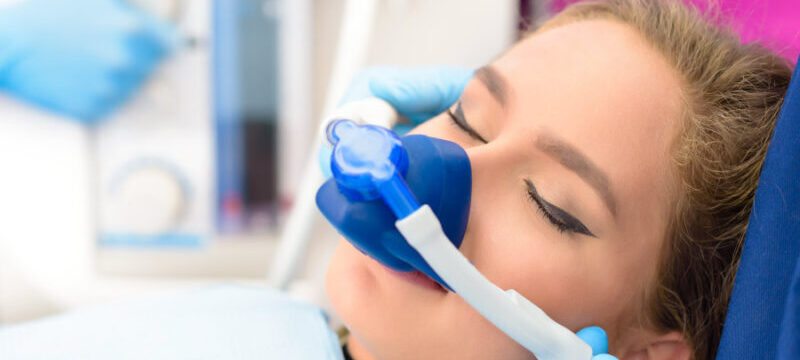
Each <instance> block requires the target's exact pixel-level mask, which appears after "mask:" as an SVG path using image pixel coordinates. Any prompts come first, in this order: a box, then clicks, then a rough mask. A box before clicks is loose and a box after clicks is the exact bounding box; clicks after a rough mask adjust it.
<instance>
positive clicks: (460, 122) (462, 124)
mask: <svg viewBox="0 0 800 360" xmlns="http://www.w3.org/2000/svg"><path fill="white" fill-rule="evenodd" d="M447 115H449V116H450V120H452V121H453V123H454V124H456V126H458V127H459V128H461V130H463V131H464V132H466V133H467V134H468V135H469V136H470V137H472V138H473V139H475V140H478V141H480V142H482V143H484V144H488V143H489V142H488V141H486V139H485V138H484V137H483V136H481V134H478V132H477V131H475V129H474V128H473V127H472V126H470V125H469V123H468V122H467V119H465V118H464V111H463V110H462V109H461V102H460V101H459V102H457V103H456V110H455V111H453V110H452V109H447Z"/></svg>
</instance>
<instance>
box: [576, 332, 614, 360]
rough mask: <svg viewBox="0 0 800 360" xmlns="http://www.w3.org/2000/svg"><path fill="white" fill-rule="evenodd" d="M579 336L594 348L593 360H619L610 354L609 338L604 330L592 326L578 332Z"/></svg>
mask: <svg viewBox="0 0 800 360" xmlns="http://www.w3.org/2000/svg"><path fill="white" fill-rule="evenodd" d="M577 335H578V337H579V338H581V340H583V341H584V342H586V343H587V344H589V346H590V347H591V348H592V355H593V356H592V360H617V358H615V357H614V356H612V355H609V354H608V336H606V332H605V331H603V329H601V328H599V327H597V326H590V327H587V328H584V329H583V330H581V331H578V333H577Z"/></svg>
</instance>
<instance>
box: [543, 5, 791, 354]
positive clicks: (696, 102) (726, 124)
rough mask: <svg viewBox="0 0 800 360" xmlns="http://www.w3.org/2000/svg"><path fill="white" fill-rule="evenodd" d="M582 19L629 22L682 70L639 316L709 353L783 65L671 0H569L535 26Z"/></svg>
mask: <svg viewBox="0 0 800 360" xmlns="http://www.w3.org/2000/svg"><path fill="white" fill-rule="evenodd" d="M589 19H610V20H613V21H619V22H621V23H624V24H627V25H629V26H631V27H633V28H634V29H636V30H637V31H638V32H639V33H640V34H641V35H642V36H643V37H644V38H645V39H646V40H648V42H649V43H650V44H651V45H652V46H653V47H654V48H655V49H657V50H658V51H659V52H660V53H661V54H662V55H663V56H664V57H665V58H666V59H667V61H668V62H669V63H670V64H671V65H672V66H673V67H674V69H675V70H677V72H678V74H679V75H680V76H681V77H682V79H681V80H682V81H683V84H684V88H683V89H682V90H683V98H684V99H683V100H684V103H685V106H684V116H683V119H682V121H681V123H680V128H681V130H680V134H679V135H678V136H677V138H676V139H675V142H674V145H673V149H674V153H673V156H672V158H673V161H674V165H675V170H676V174H677V175H678V179H679V180H680V183H679V186H678V189H677V190H678V191H677V197H676V198H675V199H674V203H673V204H671V205H672V210H671V214H670V225H669V227H668V230H667V234H666V236H667V237H666V241H665V242H664V248H663V251H662V253H663V255H662V256H661V262H660V264H659V272H658V278H657V281H656V284H655V287H654V288H652V289H649V291H648V293H647V294H646V300H645V304H644V305H643V307H644V318H645V319H646V322H647V326H649V327H650V328H652V329H653V330H655V331H658V332H662V333H666V332H668V331H673V330H677V331H680V332H681V333H682V334H683V335H684V337H685V338H686V339H687V340H688V341H689V345H690V346H691V348H692V350H693V357H694V358H695V359H701V360H705V359H713V358H714V357H715V354H716V348H717V346H718V344H719V340H720V337H721V335H722V327H723V324H724V321H725V314H726V312H727V307H728V300H729V299H730V296H731V292H732V289H733V281H734V277H735V275H736V269H737V267H738V263H739V258H740V255H741V250H742V246H743V242H744V234H745V231H746V230H747V222H748V218H749V215H750V209H751V207H752V204H753V198H754V196H755V190H756V185H757V183H758V177H759V174H760V172H761V165H762V163H763V161H764V156H765V154H766V150H767V145H768V143H769V139H770V135H771V133H772V129H773V128H774V125H775V121H776V118H777V116H778V112H779V110H780V107H781V104H782V102H783V96H784V94H785V92H786V88H787V87H788V84H789V80H790V78H791V66H790V64H789V63H788V62H787V61H786V60H784V59H782V58H780V57H778V56H777V55H775V54H773V53H771V52H769V51H767V50H765V49H763V48H762V47H760V46H758V45H755V44H746V45H743V44H741V42H740V41H739V40H738V38H737V37H735V36H733V35H732V34H731V33H730V32H728V31H726V30H724V29H720V28H718V27H716V26H713V25H711V24H710V21H711V20H704V18H703V16H701V14H699V12H698V11H697V10H696V9H694V8H688V7H686V6H685V5H683V4H681V3H679V2H677V1H666V0H664V1H658V0H653V1H649V0H609V1H595V2H582V3H577V4H573V5H572V6H570V7H568V8H567V9H565V10H564V11H563V12H561V13H560V14H558V15H557V16H555V17H554V18H553V19H551V20H549V21H548V22H546V23H545V24H544V26H543V28H541V29H539V30H537V32H538V31H543V30H547V29H550V28H554V27H558V26H561V25H564V24H568V23H571V22H576V21H581V20H589Z"/></svg>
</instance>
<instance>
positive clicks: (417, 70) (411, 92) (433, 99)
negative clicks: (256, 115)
mask: <svg viewBox="0 0 800 360" xmlns="http://www.w3.org/2000/svg"><path fill="white" fill-rule="evenodd" d="M473 72H474V71H473V70H472V69H468V68H462V67H450V66H429V67H396V66H373V67H369V68H367V69H364V70H362V71H360V72H359V73H358V74H356V76H355V78H353V81H351V82H350V85H349V87H348V89H347V91H345V94H344V96H343V97H342V100H341V101H340V102H339V105H343V104H346V103H349V102H352V101H356V100H361V99H366V98H369V97H378V98H381V99H383V100H385V101H386V102H388V103H389V104H391V105H392V106H393V107H394V108H395V110H397V112H398V113H399V114H400V115H403V116H405V117H406V118H408V119H409V120H410V121H411V124H400V125H397V126H395V128H394V129H393V130H394V131H395V132H396V133H397V134H399V135H404V134H405V133H407V132H409V131H410V130H411V129H412V128H413V127H414V126H416V125H419V124H421V123H423V122H425V121H426V120H428V119H430V118H432V117H434V116H436V115H439V114H440V113H442V112H443V111H445V110H447V108H449V107H450V106H451V105H453V104H455V102H456V101H457V100H458V98H459V97H460V96H461V93H462V92H463V91H464V88H465V87H466V86H467V83H469V81H470V79H472V74H473ZM317 155H318V160H319V166H320V169H321V170H322V174H323V175H324V176H325V178H326V179H327V178H329V177H330V176H331V165H330V158H331V149H329V148H326V147H324V146H323V147H322V148H320V151H319V154H317Z"/></svg>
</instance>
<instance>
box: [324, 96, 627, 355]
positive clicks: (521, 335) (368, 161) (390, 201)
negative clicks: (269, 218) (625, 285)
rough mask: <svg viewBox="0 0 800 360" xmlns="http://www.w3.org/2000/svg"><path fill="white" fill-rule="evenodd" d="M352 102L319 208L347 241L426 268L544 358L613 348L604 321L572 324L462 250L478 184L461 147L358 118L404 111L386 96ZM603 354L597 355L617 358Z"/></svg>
mask: <svg viewBox="0 0 800 360" xmlns="http://www.w3.org/2000/svg"><path fill="white" fill-rule="evenodd" d="M355 109H356V111H354V112H351V113H350V114H351V115H350V116H349V117H344V118H335V119H334V120H332V121H330V122H329V123H328V124H327V125H326V127H325V128H324V132H325V136H324V137H325V138H326V139H327V145H330V146H331V147H332V149H331V150H332V151H330V152H329V155H325V160H329V162H327V161H326V163H328V164H330V172H331V174H332V175H333V177H332V178H331V179H328V180H327V181H326V182H325V183H324V184H323V185H322V187H321V188H320V189H319V191H318V192H317V198H316V201H317V206H318V207H319V209H320V210H321V211H322V214H323V215H325V217H326V218H327V219H328V221H330V223H331V224H332V225H333V226H334V227H336V229H337V230H338V231H339V232H340V233H341V234H342V235H344V237H345V238H346V239H347V240H348V241H349V242H350V243H352V244H353V245H354V246H355V247H356V248H358V249H359V250H360V251H361V252H363V253H364V254H366V255H368V256H370V257H372V258H374V259H375V260H377V261H379V262H380V263H381V264H383V265H385V266H387V267H389V268H391V269H394V270H396V271H401V272H404V271H415V270H419V271H421V272H423V273H425V274H426V275H428V276H429V277H431V278H432V279H434V280H436V281H437V282H439V283H440V284H442V285H444V286H445V287H447V288H448V289H449V290H451V291H453V292H455V293H457V294H458V295H459V296H460V297H461V298H463V299H464V300H465V301H466V302H467V303H468V304H470V306H472V307H473V308H474V309H475V310H477V311H478V312H479V313H480V314H481V315H483V316H484V317H485V318H486V319H487V320H489V321H490V322H491V323H492V324H494V325H495V326H497V328H498V329H500V330H501V331H503V332H504V333H506V334H507V335H508V336H509V337H511V338H512V339H514V340H515V341H517V342H518V343H519V344H521V345H522V346H524V347H525V348H526V349H528V350H530V351H531V352H532V353H533V354H534V355H536V357H537V358H538V359H540V360H551V359H552V360H556V359H584V360H586V359H591V358H592V356H593V355H597V354H602V353H604V352H606V350H607V348H608V344H607V341H606V337H605V333H604V332H603V331H602V329H600V328H596V327H590V328H586V329H584V330H581V331H580V332H579V333H578V334H575V333H573V332H572V331H570V330H569V329H567V328H565V327H564V326H562V325H560V324H558V323H557V322H555V321H553V320H552V319H550V318H549V317H548V316H547V314H545V313H544V312H543V311H542V310H541V309H539V308H538V307H537V306H536V305H535V304H533V303H531V302H530V301H529V300H528V299H526V298H525V297H523V296H522V295H520V294H519V293H517V292H516V291H514V290H513V289H507V290H504V289H501V288H499V287H497V286H496V285H494V284H492V283H491V282H490V281H489V280H487V279H486V278H485V277H484V276H483V275H482V274H481V273H480V272H479V271H478V270H477V269H476V268H475V266H473V264H472V263H470V262H469V260H467V259H466V258H465V257H464V256H463V254H461V252H459V251H458V247H459V246H461V242H462V239H463V238H464V232H465V231H466V228H467V220H468V218H469V208H470V192H471V191H472V169H471V167H470V162H469V157H467V154H466V152H464V149H462V148H461V147H460V146H458V145H457V144H455V143H452V142H450V141H445V140H441V139H435V138H431V137H428V136H423V135H409V136H404V137H402V138H401V137H399V136H397V135H396V134H395V133H393V132H392V131H391V130H389V129H387V128H386V127H382V126H375V125H366V124H358V123H357V122H356V121H360V122H362V123H364V122H369V121H365V120H369V119H365V118H373V119H372V120H373V121H377V122H379V123H382V124H384V125H386V126H391V123H392V121H391V119H389V120H387V119H382V118H391V117H394V118H396V116H397V115H396V113H395V112H394V110H393V109H391V106H389V105H388V104H386V103H385V102H383V101H381V100H379V99H373V100H371V101H370V100H368V101H367V102H366V103H364V105H363V107H361V108H360V107H359V106H356V107H355ZM366 114H371V115H366ZM350 118H352V119H354V120H356V121H352V120H350ZM326 154H328V153H326ZM323 171H324V170H323ZM601 356H604V357H600V358H597V357H595V358H594V359H595V360H599V359H609V358H611V359H613V357H609V356H608V355H601Z"/></svg>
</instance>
